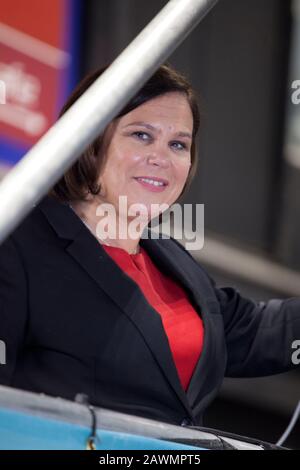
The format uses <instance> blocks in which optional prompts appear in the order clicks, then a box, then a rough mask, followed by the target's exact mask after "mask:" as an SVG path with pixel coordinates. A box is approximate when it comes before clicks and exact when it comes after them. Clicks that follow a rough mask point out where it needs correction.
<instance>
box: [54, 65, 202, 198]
mask: <svg viewBox="0 0 300 470" xmlns="http://www.w3.org/2000/svg"><path fill="white" fill-rule="evenodd" d="M106 69H107V67H103V68H101V69H98V70H96V71H95V72H93V73H91V74H89V75H87V76H86V77H85V78H84V79H83V80H82V81H81V82H80V83H79V84H78V85H77V87H76V88H75V90H74V91H73V93H72V94H71V95H70V97H69V99H68V100H67V102H66V103H65V105H64V106H63V108H62V110H61V112H60V114H59V117H60V116H62V115H63V114H64V113H65V112H66V111H67V110H68V109H69V108H70V107H71V106H72V105H73V104H74V103H75V101H76V100H77V99H78V98H79V97H80V96H81V95H82V94H83V93H84V92H85V91H86V90H87V89H88V88H89V86H90V85H92V83H94V81H95V80H96V79H97V78H98V77H99V76H100V75H101V74H102V73H103V72H104V71H105V70H106ZM169 92H180V93H184V94H185V95H186V98H187V101H188V103H189V105H190V107H191V111H192V115H193V136H192V137H193V139H192V146H191V167H190V171H189V175H188V178H187V181H186V183H185V186H184V188H183V191H182V193H181V195H180V196H182V194H183V193H184V191H185V190H186V188H187V187H188V186H189V185H190V183H191V181H192V179H193V177H194V175H195V173H196V168H197V160H198V158H197V155H196V142H195V138H196V134H197V131H198V129H199V124H200V114H199V108H198V103H197V98H196V94H195V92H194V90H193V88H192V87H191V85H190V84H189V82H188V80H187V79H186V78H185V77H184V76H183V75H182V74H181V73H179V72H177V71H176V70H175V69H174V68H173V67H172V66H170V65H169V64H166V65H161V66H160V67H159V69H158V70H157V71H156V72H155V73H154V74H153V75H152V77H151V78H150V79H149V80H148V81H147V82H146V83H145V85H144V86H143V87H142V88H141V89H140V90H139V91H138V92H137V93H136V95H135V96H134V97H133V98H132V99H131V100H130V101H129V102H128V103H127V105H126V106H125V107H124V108H123V109H122V110H121V111H120V113H119V114H118V116H117V117H116V119H117V118H119V117H121V116H124V115H125V114H127V113H129V112H130V111H132V110H133V109H135V108H137V107H138V106H140V105H142V104H143V103H145V102H146V101H149V100H151V99H153V98H155V97H157V96H160V95H163V94H165V93H169ZM104 136H105V131H104V132H103V133H102V134H101V135H99V136H98V137H97V138H96V139H95V140H94V141H93V142H92V143H91V144H90V145H89V146H88V147H87V149H86V150H85V151H84V152H83V153H82V154H81V155H80V157H79V158H78V160H77V161H76V162H75V163H74V164H73V165H72V166H71V167H70V168H69V169H68V170H67V171H66V172H65V174H64V175H63V176H62V178H61V179H60V180H59V181H58V182H57V183H56V184H55V185H54V186H53V188H52V189H51V190H50V191H49V193H48V194H49V195H50V196H54V197H56V198H58V199H59V200H61V201H62V202H66V201H72V200H73V201H74V200H86V198H87V196H88V195H89V194H92V195H96V194H99V192H100V189H101V188H100V185H99V183H98V179H99V175H100V173H101V170H102V168H103V166H104V163H105V162H104V158H103V154H104V152H102V150H103V149H104V146H105V142H104V141H105V138H104Z"/></svg>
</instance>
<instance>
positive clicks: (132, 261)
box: [102, 245, 204, 390]
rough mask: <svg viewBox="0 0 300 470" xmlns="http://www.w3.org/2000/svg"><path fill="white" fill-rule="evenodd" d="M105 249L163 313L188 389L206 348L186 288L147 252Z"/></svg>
mask: <svg viewBox="0 0 300 470" xmlns="http://www.w3.org/2000/svg"><path fill="white" fill-rule="evenodd" d="M102 246H103V248H104V249H105V251H106V253H107V254H108V255H110V256H111V258H112V259H113V260H114V261H115V262H116V263H117V264H118V266H119V267H120V268H121V269H122V270H123V271H124V272H126V274H127V275H128V276H130V277H131V278H132V279H133V280H134V281H135V282H136V283H137V284H138V285H139V287H140V289H141V290H142V292H143V294H144V296H145V297H146V299H147V301H148V302H149V304H150V305H151V306H152V307H153V308H154V309H155V310H156V311H157V312H158V313H159V314H160V316H161V319H162V323H163V326H164V329H165V333H166V335H167V337H168V340H169V345H170V349H171V352H172V354H173V358H174V362H175V365H176V368H177V372H178V375H179V378H180V381H181V384H182V387H183V388H184V390H187V388H188V385H189V382H190V380H191V377H192V375H193V372H194V369H195V366H196V364H197V362H198V360H199V357H200V354H201V352H202V348H203V336H204V328H203V323H202V320H201V318H200V316H199V314H198V313H197V312H196V310H195V309H194V308H193V307H192V304H191V303H190V301H189V299H188V296H187V294H186V292H185V291H184V289H183V288H182V287H180V285H179V284H177V283H176V282H175V281H173V280H172V279H171V278H170V277H169V276H167V275H166V274H163V273H162V272H161V271H160V270H159V269H158V268H157V267H156V266H155V264H154V263H153V262H152V260H151V258H150V257H149V256H148V254H147V252H146V250H144V249H143V248H140V253H138V254H136V255H130V254H129V253H127V251H125V250H123V249H122V248H118V247H112V246H108V245H102Z"/></svg>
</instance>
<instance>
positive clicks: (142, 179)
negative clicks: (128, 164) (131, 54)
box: [139, 178, 164, 186]
mask: <svg viewBox="0 0 300 470" xmlns="http://www.w3.org/2000/svg"><path fill="white" fill-rule="evenodd" d="M139 179H140V180H141V181H145V183H149V184H153V185H154V186H164V183H162V182H161V181H154V180H150V179H148V178H139Z"/></svg>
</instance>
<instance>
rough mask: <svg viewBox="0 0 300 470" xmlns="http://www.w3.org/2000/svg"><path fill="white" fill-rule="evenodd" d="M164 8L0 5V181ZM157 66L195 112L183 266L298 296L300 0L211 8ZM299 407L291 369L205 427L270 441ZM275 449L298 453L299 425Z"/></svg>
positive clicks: (250, 287)
mask: <svg viewBox="0 0 300 470" xmlns="http://www.w3.org/2000/svg"><path fill="white" fill-rule="evenodd" d="M166 3H167V2H166V1H163V0H151V2H149V1H146V0H84V1H83V0H43V1H40V0H1V8H0V81H1V80H2V81H3V82H4V83H6V106H5V107H4V106H0V173H1V177H3V176H4V175H5V174H6V173H7V172H8V171H9V170H10V168H11V167H12V166H13V165H14V164H15V163H16V162H18V161H19V160H20V159H21V158H22V156H23V155H24V154H25V153H26V151H27V150H28V149H29V148H30V147H31V146H32V145H33V144H34V143H35V142H36V141H37V140H38V139H39V138H40V137H41V136H42V135H43V134H44V133H45V132H46V130H47V129H48V128H49V127H50V126H51V125H52V124H53V122H54V121H55V119H56V117H57V114H58V111H59V109H60V107H61V105H62V103H63V101H64V100H65V98H66V96H67V95H68V93H69V92H70V90H71V89H72V88H73V87H74V84H75V83H76V82H77V81H79V79H80V78H82V77H83V76H84V75H85V74H86V73H87V72H90V71H92V70H94V69H95V68H97V67H99V66H102V65H105V64H106V63H108V62H111V61H112V60H113V59H114V58H115V57H116V56H117V55H118V54H119V53H120V52H121V51H122V50H123V49H124V47H125V46H126V45H127V44H128V43H129V42H130V41H131V40H132V39H133V38H134V37H135V36H136V35H137V33H138V32H139V31H140V30H141V29H142V28H143V27H144V26H146V24H147V23H148V22H149V21H150V20H151V19H152V18H153V16H154V15H155V14H156V13H157V12H158V11H159V10H160V9H161V8H162V7H163V6H164V5H165V4H166ZM169 61H170V62H171V63H172V64H173V65H174V66H176V67H178V68H179V69H180V70H181V71H183V72H184V73H186V75H187V76H188V77H189V78H190V80H191V81H192V83H193V85H194V87H195V88H196V90H197V91H198V93H199V97H200V102H201V111H202V129H201V132H200V136H199V167H198V173H197V176H196V178H195V180H194V182H193V184H192V187H191V189H190V191H189V193H188V194H186V196H185V199H184V202H186V203H202V204H204V205H205V244H204V249H202V250H200V251H199V252H193V253H192V254H193V256H195V257H196V258H197V259H199V260H200V261H201V262H202V263H203V264H204V265H205V267H206V268H207V270H208V271H209V273H210V274H211V275H212V276H213V277H214V278H215V279H216V281H217V283H218V284H219V285H220V286H222V285H233V286H235V287H236V288H237V289H239V291H240V292H241V293H242V294H243V295H245V296H250V297H252V298H253V299H256V300H267V299H269V298H271V297H272V298H274V297H275V298H276V297H277V298H285V297H291V296H298V295H300V239H299V234H300V104H298V103H297V101H298V100H297V99H296V100H295V99H293V100H292V94H293V93H294V92H295V89H294V88H292V86H293V83H294V82H295V80H300V0H264V1H263V2H262V1H261V0H220V1H219V3H218V4H217V6H216V7H215V8H214V9H213V10H212V11H211V12H210V13H209V15H208V16H207V17H206V18H205V19H204V20H203V21H202V22H201V23H200V25H199V26H198V27H197V28H196V30H194V32H193V33H192V34H191V35H190V36H189V37H188V38H187V39H186V40H185V41H184V43H183V44H182V45H181V46H180V47H179V48H178V49H177V51H176V52H175V53H174V54H173V55H172V56H171V57H170V59H169ZM299 85H300V83H299ZM0 91H1V90H0ZM299 96H300V94H299ZM2 98H3V94H2ZM293 101H294V103H293ZM298 121H299V125H298ZM41 158H42V156H41ZM299 339H300V338H299ZM291 352H292V351H291ZM299 399H300V371H299V370H298V371H297V372H291V373H288V374H283V375H278V376H274V377H268V378H260V379H226V380H225V382H224V386H223V388H222V390H221V394H220V396H219V398H218V399H217V400H216V401H215V403H214V404H213V405H212V406H211V407H210V409H209V411H208V412H207V414H206V418H205V426H207V427H214V428H217V429H221V430H225V431H231V432H234V433H239V434H243V435H246V436H253V437H258V438H261V439H264V440H267V441H270V442H275V441H276V440H277V439H278V438H279V437H280V435H281V434H282V432H283V431H284V429H285V427H286V426H287V424H288V422H289V419H290V417H291V415H292V412H293V410H294V408H295V407H296V405H297V402H298V400H299ZM286 445H288V446H290V447H293V448H300V424H299V423H298V424H297V427H296V428H295V429H294V432H293V433H292V435H291V436H290V438H289V440H288V441H287V443H286Z"/></svg>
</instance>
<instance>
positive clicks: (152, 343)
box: [38, 196, 209, 417]
mask: <svg viewBox="0 0 300 470" xmlns="http://www.w3.org/2000/svg"><path fill="white" fill-rule="evenodd" d="M38 207H39V208H40V209H41V211H42V212H43V213H44V215H45V216H46V218H47V220H48V222H49V223H50V225H51V226H52V228H53V229H54V230H55V232H56V234H57V235H58V236H59V237H60V238H63V239H66V240H69V241H70V243H68V244H67V246H66V248H65V249H66V251H67V252H68V253H69V254H70V255H71V256H72V257H73V258H74V259H75V260H76V262H78V263H79V264H80V265H81V267H82V268H83V269H84V270H85V272H86V273H87V274H88V275H89V276H90V277H91V278H92V279H93V280H94V281H95V282H96V284H97V285H98V287H99V288H101V289H102V290H104V291H105V292H106V294H107V295H109V296H110V297H111V299H112V301H113V302H114V303H115V304H116V305H117V306H118V307H119V308H120V309H121V310H122V311H123V312H124V313H125V314H126V315H127V316H128V317H129V318H130V320H131V321H132V322H134V324H135V325H136V327H137V329H138V330H139V332H140V333H141V335H142V336H143V338H144V340H145V342H146V344H147V345H148V347H149V348H150V350H151V352H152V354H153V356H154V358H155V360H156V362H157V364H158V366H159V367H160V368H161V370H162V372H163V374H164V375H165V377H166V379H167V380H168V382H169V384H170V385H171V387H172V388H173V390H174V392H175V393H176V395H177V397H178V398H179V400H180V401H181V403H182V404H183V405H184V407H185V409H186V411H187V412H188V414H189V415H190V416H191V417H192V409H191V406H192V405H193V402H194V401H195V399H196V396H197V395H198V391H199V380H197V379H198V378H199V377H200V375H201V373H203V366H204V365H203V360H202V356H203V355H205V354H207V352H206V351H205V347H206V346H207V336H208V328H209V322H207V321H206V320H205V317H204V316H203V320H204V327H205V337H204V349H203V352H202V356H201V357H200V360H199V362H198V364H197V366H196V369H195V372H194V374H193V377H192V379H191V383H190V385H189V387H188V390H187V393H186V392H185V391H184V390H183V388H182V386H181V383H180V380H179V377H178V373H177V369H176V366H175V364H174V360H173V357H172V353H171V351H170V347H169V343H168V339H167V337H166V334H165V332H164V328H163V325H162V322H161V317H160V315H159V314H158V313H157V312H156V311H155V310H154V309H153V308H152V307H151V305H150V304H149V303H148V302H147V300H146V299H145V297H144V295H143V294H142V292H141V290H140V288H139V286H137V285H136V283H135V282H134V281H133V280H132V279H131V278H130V277H129V276H127V274H126V273H124V272H123V271H122V270H121V269H120V268H119V266H118V265H116V263H115V262H114V261H113V260H112V259H111V258H110V256H109V255H108V254H107V253H106V251H105V250H104V249H103V247H102V246H101V244H100V243H99V242H98V241H97V239H96V238H95V237H94V236H93V235H92V233H91V232H90V231H89V230H88V229H87V227H86V226H85V225H84V224H83V222H82V221H81V220H80V218H79V217H78V216H77V215H76V214H75V213H74V211H73V210H72V209H71V208H70V207H69V206H68V204H63V203H61V202H59V201H56V200H54V199H53V198H50V197H48V196H47V197H46V198H44V199H43V200H42V202H41V203H40V204H39V206H38ZM170 243H172V242H170V240H155V239H141V241H140V244H141V246H143V247H144V249H145V250H146V251H147V252H148V254H149V255H150V256H151V258H152V259H153V260H154V261H155V262H156V263H157V265H158V266H159V267H160V268H161V269H162V270H163V271H165V272H166V273H169V274H170V275H172V277H173V278H175V279H176V280H177V281H178V282H180V283H181V284H182V285H183V287H184V288H186V289H187V291H188V292H189V293H190V295H191V298H192V299H193V300H194V303H195V305H196V306H198V310H199V309H200V310H202V311H203V312H206V311H207V310H208V306H207V305H206V303H205V300H204V299H205V298H206V295H205V291H204V290H203V288H202V287H201V284H200V285H199V288H200V290H199V289H197V292H195V289H193V279H191V278H190V274H189V271H188V269H187V268H185V264H186V263H184V261H186V259H185V260H184V259H183V256H186V255H185V253H184V252H183V251H182V250H181V248H179V247H176V245H175V244H174V245H175V247H174V246H173V244H172V246H173V251H171V250H170ZM174 248H175V251H176V249H177V250H178V256H179V257H177V256H176V255H175V254H174ZM180 252H181V253H180ZM180 255H181V257H182V258H181V259H180ZM181 260H182V262H181ZM112 280H114V281H112ZM197 388H198V390H197Z"/></svg>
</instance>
